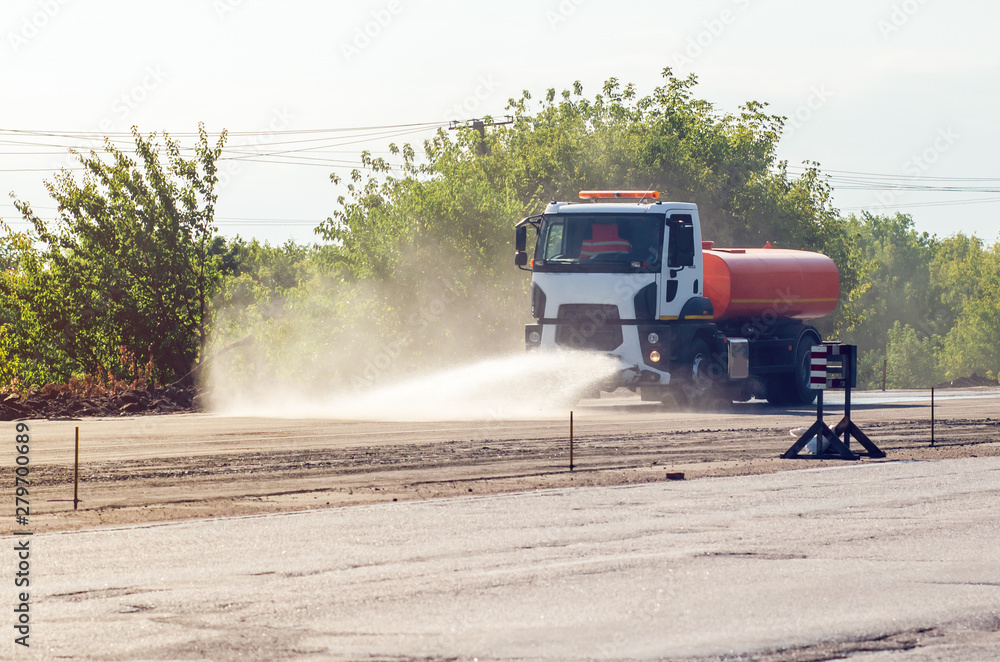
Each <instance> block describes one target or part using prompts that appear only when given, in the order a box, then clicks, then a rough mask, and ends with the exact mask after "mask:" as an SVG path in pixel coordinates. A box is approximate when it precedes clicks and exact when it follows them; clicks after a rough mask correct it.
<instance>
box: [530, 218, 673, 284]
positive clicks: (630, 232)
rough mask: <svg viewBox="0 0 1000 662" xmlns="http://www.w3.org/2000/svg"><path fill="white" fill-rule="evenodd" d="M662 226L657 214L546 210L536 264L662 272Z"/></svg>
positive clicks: (569, 268) (557, 267)
mask: <svg viewBox="0 0 1000 662" xmlns="http://www.w3.org/2000/svg"><path fill="white" fill-rule="evenodd" d="M663 225H664V217H663V216H662V215H658V214H546V215H545V216H544V217H543V219H542V227H541V232H540V234H539V237H538V244H537V245H536V246H535V264H534V269H535V271H590V272H636V271H638V272H651V271H659V269H660V250H661V247H662V246H663Z"/></svg>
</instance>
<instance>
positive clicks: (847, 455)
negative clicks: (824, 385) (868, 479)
mask: <svg viewBox="0 0 1000 662" xmlns="http://www.w3.org/2000/svg"><path fill="white" fill-rule="evenodd" d="M845 348H846V346H845ZM843 355H844V356H845V357H846V358H847V361H848V366H847V367H846V369H845V368H843V367H842V368H841V378H840V379H836V380H833V382H834V384H835V385H836V386H838V387H842V388H843V389H844V417H843V418H842V419H840V422H839V423H837V425H836V427H835V428H833V429H832V430H831V429H830V426H828V425H827V424H826V423H825V422H824V421H823V390H822V389H820V390H819V391H818V392H817V394H816V422H815V423H813V424H812V425H811V426H810V427H809V429H808V430H806V432H805V434H803V435H802V436H801V437H799V439H798V441H796V442H795V443H794V444H792V447H791V448H789V449H788V450H787V451H785V452H784V453H783V454H782V455H781V457H782V458H784V459H786V460H834V459H839V460H857V459H859V457H860V456H861V455H867V456H868V457H870V458H882V457H885V453H884V452H882V450H881V449H880V448H879V447H878V446H876V445H875V444H874V442H872V440H871V439H869V438H868V435H866V434H865V433H864V432H862V431H861V430H860V429H859V428H858V426H857V425H855V424H854V421H852V420H851V386H852V385H853V382H854V374H853V371H854V365H853V362H854V349H853V347H851V348H846V351H844V352H843ZM821 374H822V373H821ZM841 435H843V437H844V438H843V440H841V439H840V436H841ZM852 436H853V437H854V438H855V439H857V440H858V443H860V444H861V445H862V446H863V447H864V449H865V450H866V451H868V452H867V453H860V454H859V453H855V452H854V451H852V450H851V437H852ZM813 437H816V453H815V454H807V455H801V451H802V449H803V448H805V447H806V444H808V443H809V441H810V440H811V439H812V438H813ZM822 439H826V441H827V442H829V443H828V445H827V447H826V448H825V449H823V450H822V451H820V443H821V440H822Z"/></svg>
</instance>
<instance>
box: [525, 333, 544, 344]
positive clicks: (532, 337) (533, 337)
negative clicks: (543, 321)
mask: <svg viewBox="0 0 1000 662" xmlns="http://www.w3.org/2000/svg"><path fill="white" fill-rule="evenodd" d="M528 340H529V341H531V342H533V343H539V342H542V334H540V333H539V332H538V331H532V332H531V333H529V334H528Z"/></svg>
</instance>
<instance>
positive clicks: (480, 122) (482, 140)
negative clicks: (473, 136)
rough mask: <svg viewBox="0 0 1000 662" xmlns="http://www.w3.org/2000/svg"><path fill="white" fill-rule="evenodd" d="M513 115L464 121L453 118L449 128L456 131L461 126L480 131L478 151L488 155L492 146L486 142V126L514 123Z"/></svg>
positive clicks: (481, 154)
mask: <svg viewBox="0 0 1000 662" xmlns="http://www.w3.org/2000/svg"><path fill="white" fill-rule="evenodd" d="M513 123H514V117H513V115H504V116H503V119H502V120H499V121H498V120H492V119H491V120H487V119H479V118H476V119H471V120H465V121H464V122H462V121H460V120H452V121H451V122H449V123H448V130H449V131H454V130H455V129H458V128H460V127H467V128H470V129H473V130H475V131H478V132H479V144H478V145H476V152H478V153H479V155H480V156H487V155H488V154H489V153H490V146H489V145H487V144H486V127H488V126H501V125H503V124H513Z"/></svg>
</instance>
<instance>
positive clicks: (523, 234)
mask: <svg viewBox="0 0 1000 662" xmlns="http://www.w3.org/2000/svg"><path fill="white" fill-rule="evenodd" d="M514 250H515V251H517V252H518V253H523V252H525V251H526V250H528V226H526V225H519V226H517V227H516V228H514Z"/></svg>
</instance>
